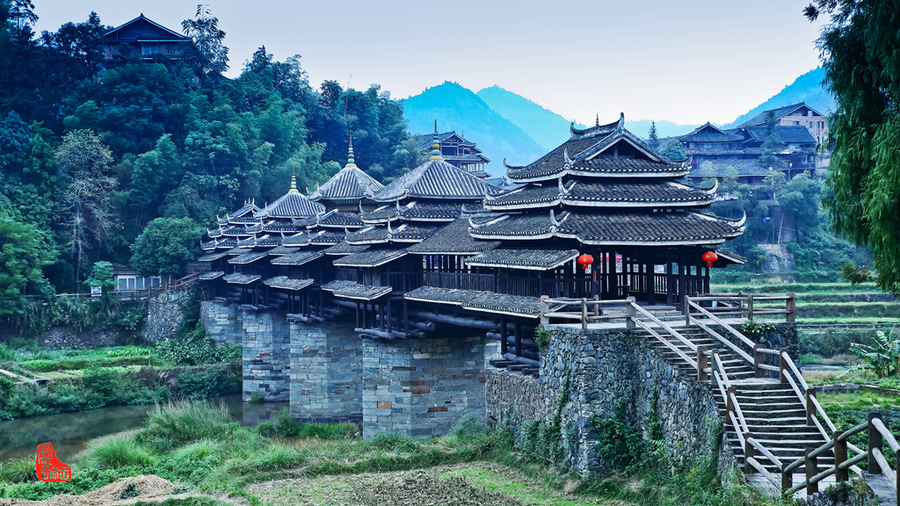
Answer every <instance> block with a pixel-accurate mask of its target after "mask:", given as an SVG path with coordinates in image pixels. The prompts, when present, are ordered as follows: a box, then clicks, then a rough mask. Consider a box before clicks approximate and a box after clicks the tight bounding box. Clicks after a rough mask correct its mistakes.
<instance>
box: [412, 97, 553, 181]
mask: <svg viewBox="0 0 900 506" xmlns="http://www.w3.org/2000/svg"><path fill="white" fill-rule="evenodd" d="M403 117H404V118H406V123H407V124H408V126H409V131H410V132H413V133H417V134H427V133H431V132H433V131H434V120H435V119H436V120H437V122H438V131H440V132H447V131H449V130H456V132H457V133H460V134H464V135H465V137H466V138H467V139H469V140H472V141H475V143H476V145H477V146H478V148H479V149H481V150H482V151H484V156H486V157H488V158H489V159H490V160H491V163H490V164H488V167H487V169H486V170H487V172H488V173H489V174H491V175H492V176H495V177H498V176H502V175H504V174H505V169H504V168H503V159H504V158H506V162H507V163H508V164H510V165H525V164H528V163H531V162H533V161H535V160H537V159H538V158H539V157H541V156H543V155H544V154H545V153H546V151H547V150H546V149H544V148H543V147H542V146H541V144H539V143H538V142H536V141H535V140H534V139H533V138H531V137H530V136H529V135H528V134H526V133H525V132H524V131H522V129H521V128H519V127H517V126H516V125H514V124H513V123H512V122H511V121H510V120H508V119H506V118H504V117H503V116H501V115H500V114H498V113H497V112H496V111H495V110H493V109H491V107H489V106H488V105H487V104H486V103H485V102H484V100H482V99H481V98H479V97H478V95H476V94H475V93H473V92H472V90H469V89H467V88H464V87H462V86H460V85H459V84H457V83H453V82H444V83H443V84H441V85H438V86H435V87H433V88H427V89H426V90H425V91H423V92H422V93H420V94H418V95H415V96H412V97H409V98H407V99H406V100H404V101H403ZM566 132H568V129H567V130H566Z"/></svg>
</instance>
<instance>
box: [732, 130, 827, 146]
mask: <svg viewBox="0 0 900 506" xmlns="http://www.w3.org/2000/svg"><path fill="white" fill-rule="evenodd" d="M776 132H777V133H778V137H779V138H780V139H781V140H782V141H783V142H786V143H789V144H813V145H814V144H816V138H815V137H813V136H812V133H810V131H809V129H808V128H806V127H805V126H782V125H778V127H777V128H776ZM747 133H749V134H750V136H751V137H753V139H754V140H756V141H757V142H765V141H766V140H768V139H769V136H768V134H767V133H766V127H765V125H763V126H754V127H747Z"/></svg>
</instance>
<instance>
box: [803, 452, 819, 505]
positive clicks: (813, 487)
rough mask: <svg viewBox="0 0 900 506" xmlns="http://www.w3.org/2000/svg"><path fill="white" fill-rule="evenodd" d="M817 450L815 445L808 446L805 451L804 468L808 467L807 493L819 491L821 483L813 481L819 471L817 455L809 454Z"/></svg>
mask: <svg viewBox="0 0 900 506" xmlns="http://www.w3.org/2000/svg"><path fill="white" fill-rule="evenodd" d="M813 450H815V448H813V447H807V448H806V451H804V452H803V457H804V462H803V464H804V466H803V467H804V468H806V495H810V494H815V493H817V492H818V491H819V483H818V482H816V483H813V481H812V479H813V477H814V476H815V475H816V474H818V473H819V462H818V460H819V459H818V458H817V457H810V456H809V454H810V453H812V451H813Z"/></svg>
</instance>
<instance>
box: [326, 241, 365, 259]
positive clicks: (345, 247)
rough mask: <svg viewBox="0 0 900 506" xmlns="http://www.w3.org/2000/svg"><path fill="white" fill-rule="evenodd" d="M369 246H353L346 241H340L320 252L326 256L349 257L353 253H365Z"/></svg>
mask: <svg viewBox="0 0 900 506" xmlns="http://www.w3.org/2000/svg"><path fill="white" fill-rule="evenodd" d="M368 247H369V246H355V245H353V244H350V243H349V242H347V241H341V242H339V243H337V244H335V245H334V246H330V247H328V248H325V249H324V250H322V252H323V253H325V254H326V255H336V256H337V255H350V254H353V253H359V252H360V251H365V250H366V248H368Z"/></svg>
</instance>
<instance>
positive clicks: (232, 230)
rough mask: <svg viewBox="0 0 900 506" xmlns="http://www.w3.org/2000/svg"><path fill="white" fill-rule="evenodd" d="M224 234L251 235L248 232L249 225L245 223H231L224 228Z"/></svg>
mask: <svg viewBox="0 0 900 506" xmlns="http://www.w3.org/2000/svg"><path fill="white" fill-rule="evenodd" d="M222 235H225V236H228V237H238V236H245V235H249V232H247V227H246V226H244V225H231V226H228V227H225V228H223V229H222Z"/></svg>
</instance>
